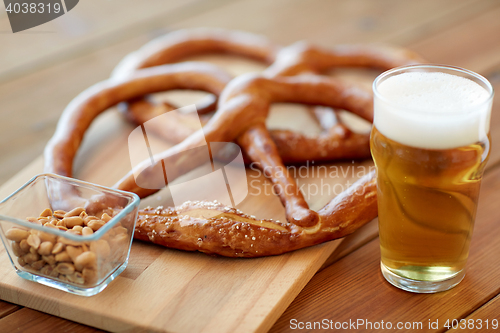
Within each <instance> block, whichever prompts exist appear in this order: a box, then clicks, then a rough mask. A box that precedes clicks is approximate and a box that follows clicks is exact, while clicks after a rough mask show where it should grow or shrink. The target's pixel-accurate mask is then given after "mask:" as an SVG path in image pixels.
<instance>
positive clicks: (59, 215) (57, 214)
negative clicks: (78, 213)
mask: <svg viewBox="0 0 500 333" xmlns="http://www.w3.org/2000/svg"><path fill="white" fill-rule="evenodd" d="M52 215H54V217H57V218H58V219H62V218H64V215H66V212H65V211H64V210H56V211H55V212H54V214H52Z"/></svg>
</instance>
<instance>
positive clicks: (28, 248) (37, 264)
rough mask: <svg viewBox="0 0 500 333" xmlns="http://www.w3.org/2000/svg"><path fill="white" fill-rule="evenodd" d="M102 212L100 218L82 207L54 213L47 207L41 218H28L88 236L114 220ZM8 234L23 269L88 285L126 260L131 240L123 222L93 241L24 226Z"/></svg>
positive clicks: (46, 225)
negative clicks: (77, 240) (115, 264)
mask: <svg viewBox="0 0 500 333" xmlns="http://www.w3.org/2000/svg"><path fill="white" fill-rule="evenodd" d="M100 215H101V217H100V218H99V217H97V216H92V215H88V214H87V212H86V211H85V209H84V208H82V207H77V208H75V209H73V210H71V211H69V212H65V211H62V210H56V211H54V212H52V210H50V209H49V208H47V209H45V210H44V211H43V212H42V213H41V214H40V216H39V217H37V218H36V217H28V218H27V220H28V221H29V222H31V223H36V224H39V225H43V226H44V227H47V228H56V229H59V230H63V231H66V232H69V233H73V234H75V235H83V236H86V235H91V234H93V233H94V232H96V231H97V230H99V229H100V228H101V227H102V226H103V225H104V224H105V223H106V222H108V221H109V220H111V216H109V215H108V214H107V213H102V214H100ZM5 237H6V238H7V239H9V240H11V241H12V252H13V253H14V254H15V255H16V256H17V261H18V263H19V265H20V266H22V267H23V268H24V269H27V270H30V271H35V272H36V273H37V274H41V275H45V276H47V277H50V278H56V279H59V280H61V281H64V282H71V283H75V284H85V285H89V284H95V283H96V282H97V280H98V279H99V278H102V277H103V276H105V275H106V274H107V273H108V271H109V270H110V269H112V268H113V265H114V263H116V262H117V261H119V260H121V259H123V256H124V255H125V253H126V247H127V246H128V240H129V235H128V231H127V229H126V228H124V227H123V226H121V224H118V225H117V226H115V227H113V228H112V229H111V230H109V231H108V232H106V234H105V235H103V236H102V237H100V239H99V240H97V241H91V242H76V241H72V240H70V239H67V238H65V237H61V236H56V235H53V234H50V233H46V232H42V231H38V230H35V229H29V230H26V229H22V228H21V227H13V228H10V229H9V230H7V231H6V232H5ZM124 247H125V249H124ZM111 249H113V251H112V250H111Z"/></svg>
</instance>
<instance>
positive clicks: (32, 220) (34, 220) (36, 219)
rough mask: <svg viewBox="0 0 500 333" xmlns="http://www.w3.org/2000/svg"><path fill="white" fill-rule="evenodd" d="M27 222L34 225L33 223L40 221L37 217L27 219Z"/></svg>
mask: <svg viewBox="0 0 500 333" xmlns="http://www.w3.org/2000/svg"><path fill="white" fill-rule="evenodd" d="M26 221H28V222H31V223H33V222H36V221H38V218H37V217H27V218H26Z"/></svg>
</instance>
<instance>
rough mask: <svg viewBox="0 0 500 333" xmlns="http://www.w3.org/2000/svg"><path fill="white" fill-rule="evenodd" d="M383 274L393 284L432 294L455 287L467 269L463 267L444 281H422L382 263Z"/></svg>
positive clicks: (414, 291) (413, 291)
mask: <svg viewBox="0 0 500 333" xmlns="http://www.w3.org/2000/svg"><path fill="white" fill-rule="evenodd" d="M380 268H381V270H382V275H383V276H384V278H385V279H386V280H387V281H388V282H389V283H390V284H392V285H393V286H395V287H398V288H399V289H403V290H406V291H410V292H412V293H419V294H431V293H437V292H440V291H445V290H449V289H451V288H453V287H455V286H456V285H457V284H459V283H460V281H462V280H463V278H464V276H465V269H462V270H461V271H459V272H458V273H457V274H455V275H454V276H453V277H451V278H448V279H445V280H442V281H420V280H412V279H408V278H405V277H402V276H399V275H397V274H395V273H393V272H392V271H390V270H389V269H388V268H387V267H386V266H385V265H384V264H383V263H380Z"/></svg>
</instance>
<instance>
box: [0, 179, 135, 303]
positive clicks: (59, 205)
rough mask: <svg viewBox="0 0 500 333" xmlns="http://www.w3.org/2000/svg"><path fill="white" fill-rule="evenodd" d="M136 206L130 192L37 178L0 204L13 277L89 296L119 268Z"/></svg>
mask: <svg viewBox="0 0 500 333" xmlns="http://www.w3.org/2000/svg"><path fill="white" fill-rule="evenodd" d="M139 202H140V200H139V197H138V196H137V195H136V194H133V193H128V192H123V191H118V190H115V189H111V188H107V187H103V186H99V185H94V184H91V183H88V182H84V181H80V180H76V179H72V178H67V177H62V176H58V175H54V174H41V175H38V176H36V177H34V178H33V179H31V180H30V181H29V182H28V183H26V184H25V185H24V186H22V187H21V188H20V189H18V190H17V191H15V192H14V193H13V194H11V195H10V196H8V197H7V198H6V199H4V200H3V201H1V202H0V236H1V238H2V242H3V244H4V246H5V248H6V249H7V253H8V255H9V258H10V261H11V262H12V265H13V266H14V268H15V270H16V272H17V274H18V275H19V276H21V277H23V278H25V279H27V280H30V281H36V282H38V283H41V284H44V285H47V286H50V287H53V288H57V289H60V290H64V291H67V292H70V293H73V294H78V295H84V296H92V295H95V294H97V293H99V292H101V291H102V290H103V289H104V288H106V286H107V285H108V284H109V283H110V282H111V281H113V279H114V278H115V277H117V276H118V275H119V274H120V273H121V272H122V271H123V270H125V268H126V266H127V263H128V258H129V254H130V247H131V244H132V236H133V234H134V229H135V223H136V220H137V210H138V206H139ZM108 206H110V207H113V209H110V208H108ZM47 208H48V209H50V211H49V210H48V209H47ZM75 208H76V209H75ZM82 208H86V210H85V211H83V212H82ZM44 215H46V216H44Z"/></svg>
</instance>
